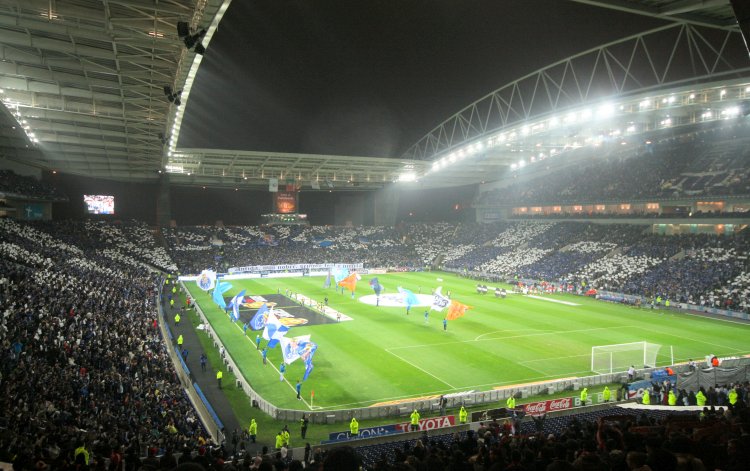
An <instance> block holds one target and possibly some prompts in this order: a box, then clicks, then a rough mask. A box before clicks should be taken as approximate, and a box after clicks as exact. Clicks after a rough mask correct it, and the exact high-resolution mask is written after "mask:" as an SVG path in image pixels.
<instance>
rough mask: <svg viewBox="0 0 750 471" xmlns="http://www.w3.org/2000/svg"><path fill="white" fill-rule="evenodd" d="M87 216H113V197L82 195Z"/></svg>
mask: <svg viewBox="0 0 750 471" xmlns="http://www.w3.org/2000/svg"><path fill="white" fill-rule="evenodd" d="M83 202H84V203H86V211H87V212H88V213H89V214H115V197H114V196H111V195H83Z"/></svg>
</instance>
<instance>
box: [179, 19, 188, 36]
mask: <svg viewBox="0 0 750 471" xmlns="http://www.w3.org/2000/svg"><path fill="white" fill-rule="evenodd" d="M177 36H179V37H180V38H184V37H185V36H190V24H189V23H188V22H187V21H178V22H177Z"/></svg>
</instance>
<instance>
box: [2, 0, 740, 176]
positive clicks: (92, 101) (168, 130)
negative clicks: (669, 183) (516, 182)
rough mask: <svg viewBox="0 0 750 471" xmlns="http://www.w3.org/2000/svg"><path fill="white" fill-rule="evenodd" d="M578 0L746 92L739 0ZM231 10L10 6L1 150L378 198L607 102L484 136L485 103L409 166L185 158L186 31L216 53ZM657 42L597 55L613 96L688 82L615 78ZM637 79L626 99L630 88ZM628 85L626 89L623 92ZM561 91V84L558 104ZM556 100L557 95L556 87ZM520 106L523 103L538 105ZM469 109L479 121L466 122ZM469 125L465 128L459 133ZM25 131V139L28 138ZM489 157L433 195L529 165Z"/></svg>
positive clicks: (212, 155)
mask: <svg viewBox="0 0 750 471" xmlns="http://www.w3.org/2000/svg"><path fill="white" fill-rule="evenodd" d="M574 1H577V2H579V3H585V4H588V5H592V6H597V7H605V8H612V9H617V10H623V11H627V12H629V13H637V14H641V15H648V16H651V17H654V18H659V19H667V20H671V21H676V22H677V23H678V28H676V29H675V30H674V31H677V36H679V37H681V38H683V39H682V40H685V41H688V43H689V44H688V46H689V47H695V48H696V49H691V51H690V53H691V60H693V61H696V62H697V63H698V64H699V66H698V72H699V73H698V74H697V75H700V76H701V77H703V79H704V80H703V81H704V82H705V81H706V80H705V78H706V77H716V78H721V77H726V78H728V79H733V80H734V79H736V78H737V76H738V75H737V73H736V72H738V71H739V72H741V73H742V72H743V71H744V69H743V68H742V67H740V66H737V65H736V64H735V63H730V62H729V59H726V57H727V52H728V51H727V50H726V49H728V48H727V47H726V45H724V46H722V44H723V43H726V41H727V40H728V38H729V37H730V36H731V37H732V42H733V43H734V42H735V41H734V36H737V35H738V33H737V26H736V22H735V20H734V16H733V14H732V11H731V8H730V6H729V3H728V1H727V0H723V1H713V0H703V1H700V0H690V1H666V0H662V1H659V0H640V1H624V0H622V1H616V0H610V1H593V0H574ZM230 3H231V0H189V1H183V0H179V1H178V0H160V1H155V0H97V1H93V0H70V1H66V2H49V1H48V0H24V1H14V2H0V54H2V56H1V59H2V61H0V90H2V100H3V102H4V104H5V107H6V109H7V111H8V113H6V114H5V115H4V118H3V119H5V120H6V122H5V123H4V124H3V125H2V130H1V131H0V152H2V153H3V154H4V155H6V156H8V157H9V158H12V159H16V160H20V161H24V162H26V163H29V164H32V165H36V166H39V167H42V168H47V169H56V170H60V171H64V172H69V173H73V174H79V175H87V176H92V177H98V178H110V179H120V180H131V181H136V180H153V179H155V178H157V176H158V173H159V172H160V171H163V172H164V171H168V172H169V173H170V174H171V177H172V181H174V182H176V183H183V184H191V185H192V184H194V185H206V184H210V185H234V184H235V183H236V182H237V181H238V180H239V181H242V180H245V179H246V180H247V181H248V184H254V185H256V186H259V185H265V184H267V183H266V179H267V178H269V177H279V178H282V179H290V178H292V179H301V180H303V181H310V180H315V181H322V182H339V181H341V182H342V183H341V184H340V185H339V184H338V183H335V184H334V186H335V187H336V188H340V187H344V188H361V189H367V188H376V187H379V186H382V185H383V184H384V182H385V183H387V182H392V181H396V180H399V179H402V180H406V181H411V180H412V179H413V178H414V177H416V176H420V175H422V174H424V173H425V172H428V170H429V169H430V166H431V165H432V161H433V160H439V159H440V158H442V157H449V156H450V152H451V151H456V150H460V149H461V148H462V146H465V145H467V144H471V143H473V142H475V141H476V140H477V139H479V138H484V137H487V136H488V135H489V134H488V133H490V132H491V131H494V130H497V129H501V128H502V129H504V128H508V127H509V126H511V127H512V126H513V125H516V124H517V122H520V120H530V119H533V118H534V117H536V116H541V115H544V114H545V113H546V114H549V113H551V112H554V111H556V110H564V109H567V108H570V107H574V106H578V105H580V104H582V103H584V102H585V101H587V100H589V101H590V100H596V99H597V97H598V95H596V94H594V93H590V94H589V93H579V95H580V97H577V99H576V100H573V101H570V102H567V101H565V100H557V101H556V103H555V104H554V106H552V107H551V108H549V107H548V108H547V109H545V110H544V111H538V110H532V108H529V109H527V110H524V111H523V112H521V113H520V114H519V115H518V116H515V114H516V113H515V111H513V112H512V113H511V111H512V108H513V107H512V106H507V109H505V108H504V111H507V112H508V113H507V114H506V116H505V118H504V119H502V120H501V121H500V122H499V124H498V123H490V122H489V121H482V119H479V121H478V123H479V128H476V125H477V124H476V122H475V120H476V119H477V118H476V117H475V116H473V113H474V112H475V111H477V112H479V111H486V110H483V109H482V104H481V100H480V101H477V102H476V103H473V104H472V105H470V106H469V107H467V108H465V109H464V110H462V111H461V112H459V113H458V114H457V115H456V116H454V117H452V118H449V120H447V121H446V123H448V122H449V121H451V120H453V121H452V124H451V125H452V126H454V131H453V132H452V134H451V136H450V139H449V141H445V140H444V139H443V137H441V136H440V132H441V129H442V130H444V129H445V123H443V125H441V126H443V127H442V128H441V126H439V127H438V128H436V129H437V130H438V135H437V139H436V140H435V139H434V136H433V137H430V136H431V135H428V136H426V137H425V139H423V140H422V141H420V142H419V143H417V144H416V145H415V147H414V148H412V149H410V151H409V152H407V153H406V154H404V155H403V156H401V157H400V158H394V157H396V156H379V157H357V156H338V155H318V154H299V153H279V152H261V151H258V150H249V151H229V150H221V149H219V150H216V149H181V148H178V147H177V146H176V141H177V136H178V135H179V131H180V125H181V122H182V118H183V115H182V113H183V112H184V109H185V108H186V106H184V104H183V106H175V105H174V101H175V95H177V92H180V91H181V92H182V95H181V99H182V101H183V102H186V101H187V99H188V98H189V94H190V88H191V86H192V83H193V79H194V78H195V76H196V74H197V71H198V68H199V66H200V63H201V59H202V56H201V55H199V54H196V53H194V52H193V51H190V50H188V49H187V48H186V47H185V45H184V44H183V39H182V38H180V37H178V35H177V31H176V29H175V25H176V24H177V22H179V21H184V22H188V23H189V25H190V27H191V32H193V33H194V32H197V31H200V30H201V29H205V30H206V34H205V37H204V38H203V39H202V41H203V43H204V44H205V45H208V42H209V41H210V40H211V37H212V35H213V34H214V32H215V30H216V28H217V26H218V24H219V22H220V21H221V19H222V16H223V15H224V12H225V11H226V10H227V8H228V6H229V4H230ZM687 25H698V26H687ZM704 26H710V27H711V28H718V30H719V31H720V33H719V35H718V36H716V37H715V38H713V37H712V33H706V32H703V31H702V30H701V29H700V28H702V27H704ZM666 29H667V30H669V26H668V27H666ZM670 31H671V30H670ZM722 31H723V32H722ZM647 36H648V35H647V34H645V33H644V34H643V35H636V36H634V37H631V38H624V40H623V41H622V42H618V43H617V45H609V46H607V45H605V46H603V47H600V48H596V49H594V50H591V51H588V52H589V54H590V57H597V56H598V57H602V60H603V62H602V63H603V64H604V63H606V67H607V68H609V71H610V72H609V73H610V76H611V77H610V81H611V82H613V83H614V84H615V87H614V88H613V89H611V90H610V92H612V93H618V92H619V93H626V92H634V91H636V90H646V89H648V88H649V87H651V88H658V87H662V86H664V85H668V84H670V83H673V80H675V81H674V83H677V84H678V85H679V84H680V81H679V80H677V79H673V77H671V76H669V77H668V76H667V72H668V71H669V66H668V67H666V68H662V67H661V64H657V65H656V66H653V64H652V71H653V73H654V76H656V77H657V78H658V80H656V82H655V83H653V84H652V83H650V82H649V83H641V79H640V78H638V79H635V80H629V79H628V77H633V74H631V70H630V69H629V68H628V67H624V70H625V72H624V77H625V78H623V79H622V80H621V79H620V78H619V77H621V76H622V74H623V72H622V71H618V70H614V71H613V70H612V68H613V67H614V68H615V69H616V68H617V67H621V66H622V65H623V64H622V63H621V62H622V61H621V60H620V59H618V58H617V57H616V52H615V49H616V48H617V47H621V46H622V45H623V44H626V43H627V41H630V42H632V43H633V44H635V46H632V53H633V54H635V53H636V52H637V53H638V54H640V51H641V50H648V53H651V54H654V51H653V48H654V47H656V46H655V45H651V44H650V43H648V39H647V38H646V37H647ZM680 40H681V39H679V38H678V39H676V40H675V42H674V44H666V45H664V44H662V46H663V47H664V48H665V50H666V51H667V54H666V55H658V54H657V55H655V56H654V57H656V58H657V61H659V60H660V61H663V62H665V63H668V64H672V62H673V61H672V59H671V57H670V56H669V50H670V49H669V48H670V47H672V48H673V49H672V51H673V53H674V50H675V49H674V48H677V47H678V45H679V44H680V43H679V41H680ZM660 42H661V41H660ZM628 44H629V43H628ZM628 47H629V46H628ZM577 57H584V55H579V56H576V57H574V58H568V59H566V60H564V61H560V62H559V63H557V64H556V66H558V67H559V66H562V67H563V68H564V69H565V70H573V69H575V67H577V64H576V63H575V62H576V58H577ZM586 57H589V56H586ZM608 60H609V62H607V61H608ZM744 65H746V64H744ZM578 67H580V66H578ZM672 67H673V68H675V67H676V65H672ZM621 68H622V67H621ZM657 69H658V70H657ZM552 70H553V69H552V68H545V69H542V70H541V71H538V72H537V73H535V74H536V75H534V74H529V76H527V78H528V77H532V76H535V77H538V78H545V77H546V79H548V80H549V82H550V83H552V82H555V83H558V82H559V83H562V81H563V80H562V79H560V77H555V76H554V72H552ZM745 72H746V71H745ZM730 73H734V75H732V74H730ZM660 74H662V76H661V77H660V78H659V75H660ZM697 75H695V74H694V75H693V77H692V78H695V77H696V76H697ZM569 77H570V75H568V78H569ZM591 78H594V75H593V74H592V75H591ZM628 80H629V83H628V86H627V87H626V86H624V82H628ZM522 81H523V79H519V80H518V81H516V82H513V84H511V85H512V87H511V88H514V89H515V90H521V86H522ZM620 82H623V86H622V87H619V88H618V86H617V84H618V83H620ZM548 85H549V84H547V86H548ZM165 86H169V87H171V91H172V92H173V93H174V95H173V96H171V97H168V96H167V93H166V92H165V88H164V87H165ZM579 88H580V87H579ZM504 89H505V88H502V89H500V90H498V91H496V92H493V93H492V94H490V95H488V96H492V97H494V98H493V99H494V100H495V101H494V102H493V103H496V104H500V103H502V100H503V95H502V91H503V90H504ZM538 90H541V89H538ZM561 90H562V86H561V85H560V86H559V87H558V90H557V91H558V95H560V93H559V92H560V91H561ZM546 93H547V94H548V95H549V87H547V90H546ZM567 93H568V92H567V91H566V92H564V94H567ZM512 96H513V94H512V93H511V97H512ZM516 103H522V104H523V103H524V100H523V99H522V100H520V101H516ZM500 108H502V106H501V107H500ZM466 110H469V112H470V113H472V115H471V116H466V115H464V114H462V113H465V112H466ZM514 118H518V119H514ZM14 121H15V122H14ZM14 126H16V129H13V127H14ZM462 126H463V127H464V128H465V129H463V130H462V131H461V132H458V133H456V132H455V130H456V129H459V128H461V127H462ZM475 128H476V129H475ZM508 129H509V128H508ZM19 130H24V131H25V136H24V135H21V134H19ZM477 131H478V132H477ZM550 136H552V134H550ZM425 143H427V145H423V144H425ZM445 144H447V145H445ZM430 146H432V147H430ZM481 154H482V155H483V158H481V159H475V160H473V161H471V162H470V161H466V162H465V163H464V165H463V166H462V167H461V168H460V169H459V168H454V169H453V171H452V172H451V174H450V175H449V176H447V177H440V178H438V177H436V176H433V178H432V179H431V180H430V186H449V185H459V184H467V183H475V182H478V181H480V180H482V179H485V178H488V177H491V176H493V175H495V174H496V172H497V170H498V168H505V167H507V166H509V165H511V163H513V162H514V161H515V160H517V159H516V157H517V156H515V155H512V154H507V155H506V156H505V157H500V156H499V155H497V154H496V155H495V156H494V157H493V156H492V154H489V153H481ZM442 175H446V173H443V174H442ZM322 187H323V188H325V185H323V186H322Z"/></svg>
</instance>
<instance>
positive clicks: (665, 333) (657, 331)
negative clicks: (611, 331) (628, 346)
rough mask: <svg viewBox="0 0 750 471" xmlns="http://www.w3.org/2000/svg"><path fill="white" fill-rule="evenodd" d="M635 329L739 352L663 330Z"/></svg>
mask: <svg viewBox="0 0 750 471" xmlns="http://www.w3.org/2000/svg"><path fill="white" fill-rule="evenodd" d="M635 328H636V329H639V330H645V331H646V332H653V333H656V334H660V335H668V336H670V337H677V338H681V339H685V340H690V341H691V342H697V343H702V344H704V345H711V346H713V347H720V348H726V349H728V350H735V351H736V350H737V349H736V348H735V347H730V346H728V345H721V344H718V343H711V342H706V341H705V340H698V339H691V338H690V337H685V336H684V335H676V334H670V333H669V332H666V331H662V330H653V329H647V328H646V327H638V326H635Z"/></svg>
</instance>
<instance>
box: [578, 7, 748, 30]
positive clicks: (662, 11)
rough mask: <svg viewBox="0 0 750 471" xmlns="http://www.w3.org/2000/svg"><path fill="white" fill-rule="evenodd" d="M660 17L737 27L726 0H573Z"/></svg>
mask: <svg viewBox="0 0 750 471" xmlns="http://www.w3.org/2000/svg"><path fill="white" fill-rule="evenodd" d="M573 1H574V2H578V3H583V4H586V5H591V6H597V7H603V8H609V9H612V10H618V11H623V12H627V13H635V14H638V15H644V16H650V17H652V18H657V19H660V20H669V21H676V22H680V23H692V24H696V25H701V26H710V27H714V28H723V29H732V30H735V31H736V30H738V29H739V26H738V25H737V19H736V18H735V16H734V12H733V11H732V6H731V4H730V3H729V0H573Z"/></svg>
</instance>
